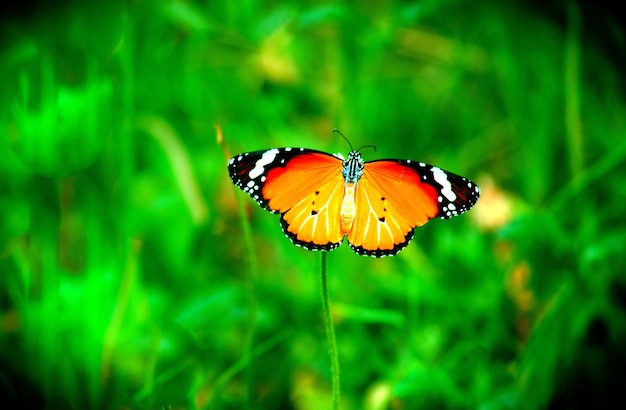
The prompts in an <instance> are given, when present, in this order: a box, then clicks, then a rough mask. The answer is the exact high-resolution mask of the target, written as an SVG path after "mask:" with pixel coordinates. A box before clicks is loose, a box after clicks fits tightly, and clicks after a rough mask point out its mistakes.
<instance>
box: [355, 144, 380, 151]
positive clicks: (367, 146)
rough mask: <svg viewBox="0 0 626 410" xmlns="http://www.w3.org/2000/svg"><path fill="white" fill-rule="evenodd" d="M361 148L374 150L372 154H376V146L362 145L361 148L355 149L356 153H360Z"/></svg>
mask: <svg viewBox="0 0 626 410" xmlns="http://www.w3.org/2000/svg"><path fill="white" fill-rule="evenodd" d="M363 148H374V152H376V145H363V146H362V147H361V148H359V149H357V151H359V152H360V151H361V150H362V149H363Z"/></svg>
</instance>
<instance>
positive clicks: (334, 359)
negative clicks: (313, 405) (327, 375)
mask: <svg viewBox="0 0 626 410" xmlns="http://www.w3.org/2000/svg"><path fill="white" fill-rule="evenodd" d="M320 276H321V280H322V307H323V309H324V322H325V323H326V339H327V340H328V349H329V353H330V361H331V365H332V382H333V409H334V410H337V409H339V397H340V383H339V381H340V379H339V357H338V354H337V341H336V340H335V325H334V323H333V317H332V316H331V314H330V299H329V297H328V281H327V277H326V252H322V269H321V275H320Z"/></svg>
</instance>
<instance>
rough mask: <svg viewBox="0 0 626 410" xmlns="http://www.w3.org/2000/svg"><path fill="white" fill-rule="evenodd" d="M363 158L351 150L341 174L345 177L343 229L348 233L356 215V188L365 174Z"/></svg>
mask: <svg viewBox="0 0 626 410" xmlns="http://www.w3.org/2000/svg"><path fill="white" fill-rule="evenodd" d="M364 167H365V165H364V163H363V158H362V157H361V154H360V153H359V152H358V151H350V153H349V154H348V159H347V160H345V161H343V164H342V170H341V174H342V175H343V179H344V181H345V182H344V184H343V186H344V192H343V200H342V201H341V212H340V220H341V230H342V232H343V233H344V234H347V233H348V232H350V230H351V229H352V224H353V223H354V217H355V216H356V201H355V190H356V185H357V182H358V181H359V179H361V176H363V168H364Z"/></svg>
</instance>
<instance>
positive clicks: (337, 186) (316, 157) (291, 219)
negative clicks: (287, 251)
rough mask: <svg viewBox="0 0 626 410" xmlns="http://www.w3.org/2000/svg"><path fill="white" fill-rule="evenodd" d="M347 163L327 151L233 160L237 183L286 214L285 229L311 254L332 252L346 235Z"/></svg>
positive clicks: (260, 153) (273, 209)
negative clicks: (343, 224)
mask: <svg viewBox="0 0 626 410" xmlns="http://www.w3.org/2000/svg"><path fill="white" fill-rule="evenodd" d="M341 163H342V160H341V159H339V158H337V157H335V156H332V155H329V154H326V153H324V152H321V151H314V150H308V149H304V148H293V149H291V148H275V149H272V150H267V151H257V152H250V153H245V154H241V155H239V156H236V157H234V158H232V159H231V160H230V162H229V165H228V169H229V174H230V176H231V179H232V180H233V182H234V183H235V185H237V186H238V187H240V188H241V189H243V190H244V191H245V192H246V193H248V194H249V195H250V196H251V197H252V198H254V199H255V200H256V201H257V202H258V203H259V205H261V206H262V207H263V208H264V209H266V210H268V211H270V212H274V213H280V214H281V225H282V227H283V231H284V232H285V234H286V235H287V237H289V239H291V241H292V242H293V243H294V244H296V245H298V246H302V247H304V248H306V249H309V250H331V249H334V248H336V247H337V246H339V244H341V241H342V240H343V236H344V235H343V234H342V232H341V227H340V223H339V210H340V207H341V201H342V198H343V177H342V175H341Z"/></svg>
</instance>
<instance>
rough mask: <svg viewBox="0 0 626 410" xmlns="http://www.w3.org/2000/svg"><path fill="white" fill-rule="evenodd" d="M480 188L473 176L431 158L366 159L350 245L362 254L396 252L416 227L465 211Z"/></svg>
mask: <svg viewBox="0 0 626 410" xmlns="http://www.w3.org/2000/svg"><path fill="white" fill-rule="evenodd" d="M479 192H480V191H479V190H478V187H477V186H476V185H475V184H474V183H473V182H471V181H470V180H468V179H466V178H464V177H461V176H459V175H456V174H453V173H451V172H448V171H443V170H441V169H440V168H437V167H433V166H431V165H428V164H424V163H418V162H414V161H404V160H379V161H372V162H366V163H365V168H364V170H363V176H362V177H361V179H360V180H359V183H358V184H357V189H356V203H357V214H356V217H355V220H354V225H353V227H352V230H351V231H350V233H349V234H348V242H349V243H350V247H351V248H352V249H353V250H354V251H355V252H356V253H358V254H361V255H369V256H375V257H381V256H387V255H395V254H396V253H398V252H399V251H401V250H402V249H404V248H405V247H406V246H407V245H408V243H409V241H410V240H411V239H412V238H413V230H414V229H415V227H418V226H421V225H424V224H425V223H426V222H428V221H429V220H430V219H432V218H435V217H440V218H444V219H447V218H450V217H452V216H455V215H458V214H460V213H463V212H465V211H467V210H468V209H469V208H470V207H471V206H472V205H473V204H474V203H475V202H476V200H477V199H478V195H479Z"/></svg>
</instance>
